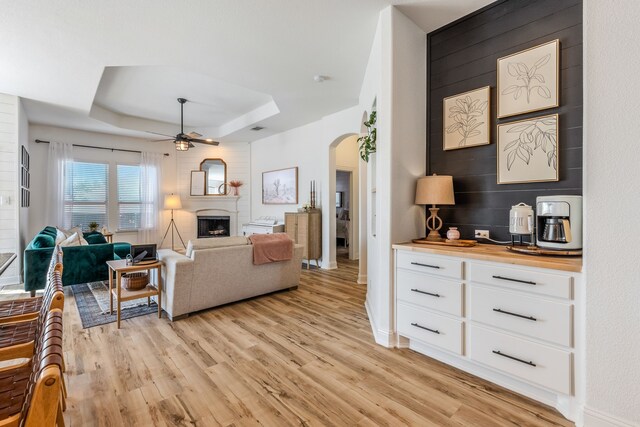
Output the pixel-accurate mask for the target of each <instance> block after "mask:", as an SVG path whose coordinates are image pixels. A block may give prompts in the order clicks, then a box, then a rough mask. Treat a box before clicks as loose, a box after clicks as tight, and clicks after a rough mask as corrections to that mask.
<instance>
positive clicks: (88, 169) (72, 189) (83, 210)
mask: <svg viewBox="0 0 640 427" xmlns="http://www.w3.org/2000/svg"><path fill="white" fill-rule="evenodd" d="M108 183H109V165H107V164H105V163H88V162H71V163H68V164H67V170H66V173H65V183H64V211H65V217H66V218H67V220H70V223H68V224H66V226H76V225H80V226H81V227H82V229H83V230H88V229H89V223H90V222H94V221H95V222H97V223H98V225H100V226H101V225H105V224H107V220H108V215H107V211H108V210H107V203H108V194H109V188H108V185H109V184H108Z"/></svg>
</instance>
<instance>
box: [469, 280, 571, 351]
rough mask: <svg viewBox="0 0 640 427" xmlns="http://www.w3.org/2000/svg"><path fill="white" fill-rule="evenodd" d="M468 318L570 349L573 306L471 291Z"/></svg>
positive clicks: (477, 289)
mask: <svg viewBox="0 0 640 427" xmlns="http://www.w3.org/2000/svg"><path fill="white" fill-rule="evenodd" d="M469 318H470V319H471V320H475V321H477V322H482V323H486V324H488V325H491V326H495V327H496V328H502V329H507V330H509V331H513V332H516V333H519V334H523V335H528V336H530V337H534V338H538V339H541V340H545V341H549V342H552V343H556V344H560V345H564V346H567V347H571V346H572V343H573V306H572V305H570V304H563V303H559V302H553V301H547V300H543V299H540V298H536V297H529V296H526V295H523V294H521V293H516V292H505V291H499V290H494V289H487V288H483V287H480V286H473V285H472V286H470V287H469Z"/></svg>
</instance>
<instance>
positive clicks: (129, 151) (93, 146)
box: [36, 139, 169, 156]
mask: <svg viewBox="0 0 640 427" xmlns="http://www.w3.org/2000/svg"><path fill="white" fill-rule="evenodd" d="M50 142H51V141H43V140H42V139H36V144H49V143H50ZM71 145H73V146H74V147H82V148H95V149H96V150H109V151H124V152H126V153H142V151H138V150H126V149H124V148H108V147H96V146H95V145H82V144H71ZM163 154H164V155H165V156H168V155H169V153H163Z"/></svg>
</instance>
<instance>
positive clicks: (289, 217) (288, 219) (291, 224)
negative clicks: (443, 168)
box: [284, 212, 298, 243]
mask: <svg viewBox="0 0 640 427" xmlns="http://www.w3.org/2000/svg"><path fill="white" fill-rule="evenodd" d="M296 217H297V215H296V214H295V213H291V212H286V213H285V214H284V230H285V233H287V234H288V235H289V238H291V240H293V241H294V242H296V243H298V230H297V229H296Z"/></svg>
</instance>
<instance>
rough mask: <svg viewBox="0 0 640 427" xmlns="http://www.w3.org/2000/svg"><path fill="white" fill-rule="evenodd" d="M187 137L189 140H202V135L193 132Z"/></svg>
mask: <svg viewBox="0 0 640 427" xmlns="http://www.w3.org/2000/svg"><path fill="white" fill-rule="evenodd" d="M187 136H188V137H189V138H200V137H201V136H202V135H201V134H199V133H198V132H193V131H191V132H189V133H188V134H187Z"/></svg>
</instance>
